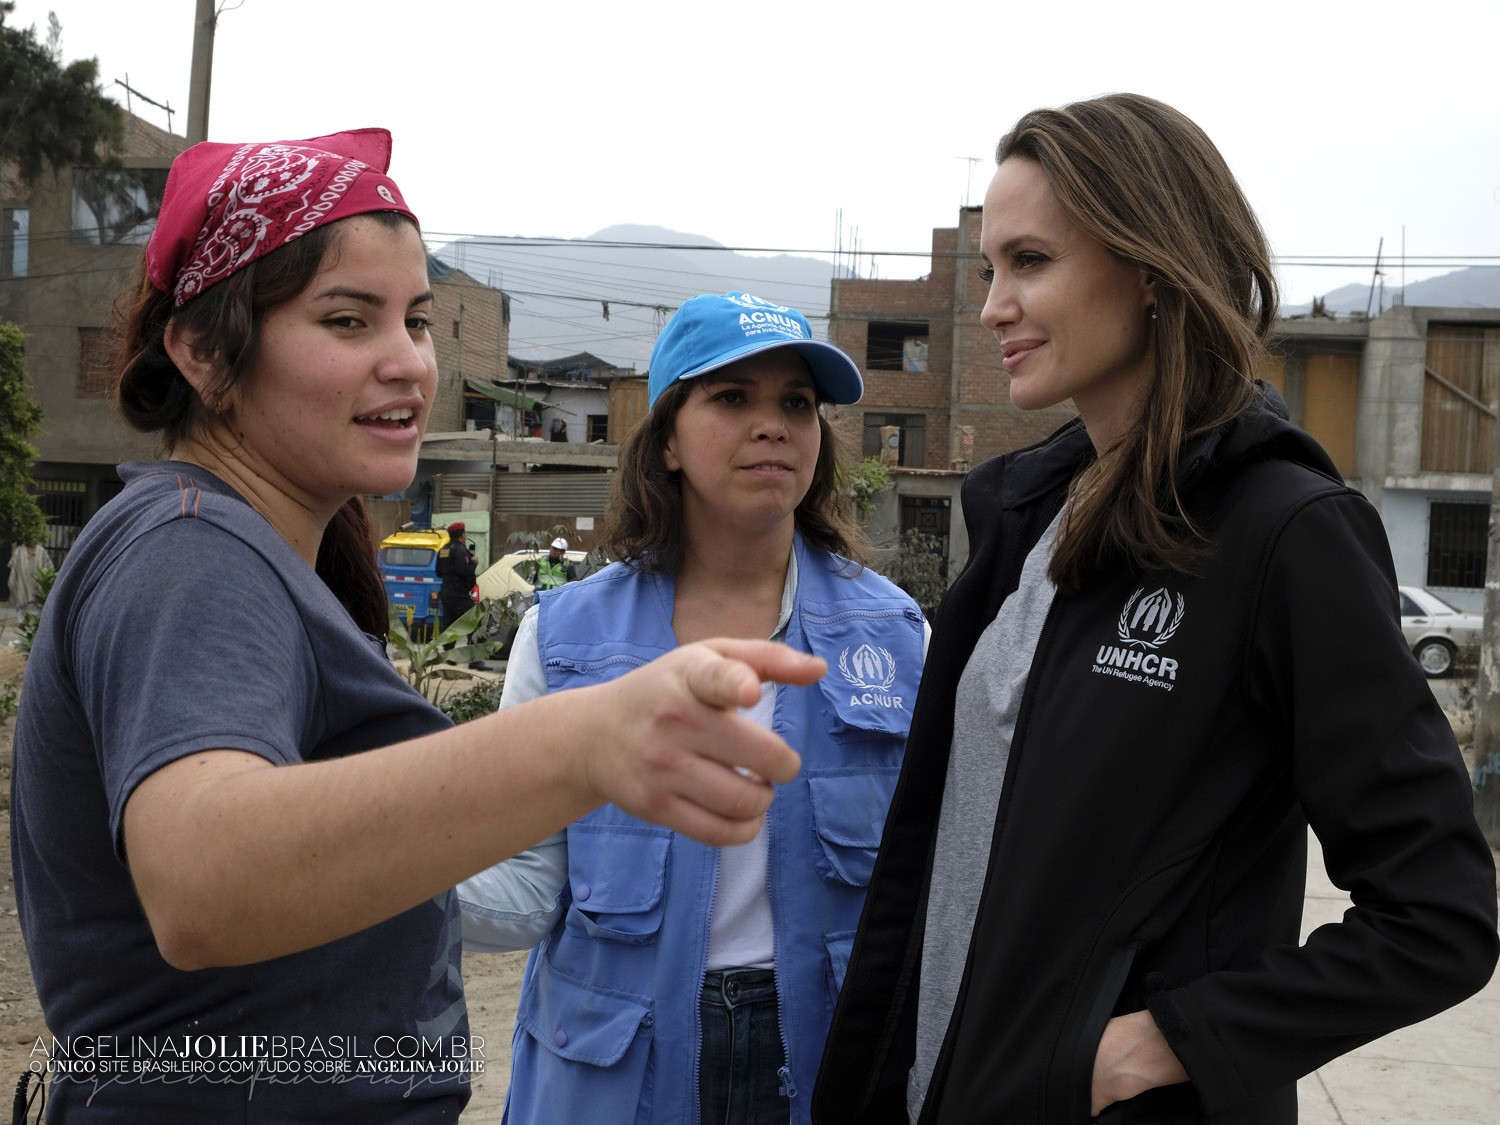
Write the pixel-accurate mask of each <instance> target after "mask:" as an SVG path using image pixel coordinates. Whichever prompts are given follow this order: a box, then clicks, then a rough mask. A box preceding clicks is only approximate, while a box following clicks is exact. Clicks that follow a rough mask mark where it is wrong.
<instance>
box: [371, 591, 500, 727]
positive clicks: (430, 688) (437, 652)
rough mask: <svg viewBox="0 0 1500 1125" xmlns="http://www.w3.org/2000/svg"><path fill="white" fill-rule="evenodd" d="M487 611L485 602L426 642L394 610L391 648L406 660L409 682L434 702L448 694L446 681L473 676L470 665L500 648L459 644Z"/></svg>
mask: <svg viewBox="0 0 1500 1125" xmlns="http://www.w3.org/2000/svg"><path fill="white" fill-rule="evenodd" d="M484 608H485V603H483V602H481V603H479V604H478V605H476V606H474V607H473V608H471V609H469V610H468V611H467V612H466V613H465V614H464V615H463V616H462V617H460V618H459V619H458V620H457V621H454V622H452V623H451V624H450V625H448V627H447V628H445V629H443V630H442V631H441V632H439V633H437V634H435V635H433V636H431V637H428V638H425V639H422V640H417V639H415V638H414V637H412V635H411V633H409V632H408V631H407V628H406V622H405V621H403V620H402V619H401V616H400V615H399V614H397V613H396V612H395V610H394V609H393V610H392V611H391V617H390V624H391V633H390V643H391V647H393V648H394V649H395V650H396V655H397V657H398V658H400V659H404V660H405V661H406V671H405V676H406V679H407V682H408V683H410V684H411V686H412V687H414V688H416V689H417V690H418V691H419V692H421V693H422V694H423V695H424V696H426V697H427V698H428V699H429V700H431V701H432V702H433V703H437V702H438V700H439V699H440V698H441V697H443V696H444V695H445V694H446V693H445V692H444V690H443V688H444V686H445V683H446V681H448V680H452V679H460V678H464V677H469V676H470V675H471V674H470V672H469V670H468V667H467V666H468V665H469V664H472V663H475V662H477V661H480V660H485V659H487V658H488V657H491V656H493V655H494V654H495V650H496V649H498V648H499V647H500V646H499V645H498V644H491V643H488V642H482V643H479V644H459V642H460V641H463V640H465V639H466V638H467V637H468V635H469V634H470V633H471V632H472V631H473V630H474V627H475V626H476V625H478V624H479V621H480V619H481V618H482V617H483V615H484ZM449 645H452V646H454V647H452V648H449V647H447V646H449Z"/></svg>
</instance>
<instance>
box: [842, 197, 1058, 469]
mask: <svg viewBox="0 0 1500 1125" xmlns="http://www.w3.org/2000/svg"><path fill="white" fill-rule="evenodd" d="M979 218H980V215H979V208H978V207H964V208H960V210H959V214H958V226H957V227H949V228H939V229H936V230H934V231H933V232H932V269H931V271H930V272H929V273H928V274H927V275H926V276H925V277H921V278H918V279H916V280H915V281H879V280H864V279H857V278H855V279H836V280H835V281H834V282H833V295H832V299H831V301H830V307H829V313H828V339H829V341H830V342H832V343H834V344H837V345H838V346H839V347H840V348H842V349H843V350H844V351H845V352H847V353H848V354H849V355H850V356H852V357H853V358H854V361H855V362H856V363H857V364H859V366H860V369H861V371H862V372H863V373H864V379H865V395H864V398H863V400H861V401H860V403H859V404H858V405H856V406H853V407H845V408H843V409H842V410H840V411H839V421H838V424H839V427H840V431H841V433H842V435H843V436H844V438H845V440H846V441H847V442H849V443H850V444H851V445H852V447H853V448H854V449H855V450H862V451H863V454H864V456H867V457H873V456H876V455H877V454H878V452H879V449H880V441H881V430H882V429H883V428H885V427H890V426H895V427H898V428H899V431H900V432H899V434H898V444H899V448H898V455H899V460H898V463H899V464H900V466H901V467H903V468H908V469H958V470H960V471H961V470H963V469H966V468H967V467H968V466H969V465H971V464H974V463H977V462H979V461H982V460H984V459H985V458H987V457H993V456H994V455H995V454H997V453H1004V452H1007V451H1008V450H1012V449H1019V448H1021V447H1022V446H1026V445H1030V444H1031V443H1032V442H1035V441H1038V440H1040V439H1041V438H1043V437H1045V436H1046V435H1047V434H1049V433H1051V432H1052V431H1053V430H1055V429H1056V428H1057V427H1058V426H1060V425H1062V424H1063V422H1065V421H1067V419H1069V418H1071V417H1072V416H1073V411H1072V410H1071V408H1068V407H1057V408H1054V409H1051V410H1043V411H1036V412H1034V413H1024V412H1022V411H1020V410H1017V409H1016V408H1015V407H1014V406H1012V405H1011V402H1010V379H1009V377H1008V376H1007V375H1006V374H1005V370H1004V368H1002V367H1001V366H1000V349H999V348H998V347H997V346H996V344H995V339H994V337H993V336H992V335H991V334H990V331H989V330H988V329H987V328H985V327H984V326H983V325H982V324H980V323H979V313H980V310H981V308H983V306H984V297H985V289H986V287H985V284H984V283H983V282H982V281H980V280H979V274H978V267H979V265H980V257H979Z"/></svg>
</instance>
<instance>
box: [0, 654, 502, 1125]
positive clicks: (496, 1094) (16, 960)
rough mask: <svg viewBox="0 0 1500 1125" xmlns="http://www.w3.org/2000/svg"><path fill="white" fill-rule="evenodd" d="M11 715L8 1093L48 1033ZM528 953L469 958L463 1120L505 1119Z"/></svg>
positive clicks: (4, 755) (6, 783)
mask: <svg viewBox="0 0 1500 1125" xmlns="http://www.w3.org/2000/svg"><path fill="white" fill-rule="evenodd" d="M22 666H23V660H22V657H21V656H20V654H19V653H17V652H16V651H15V650H14V649H13V648H12V647H11V646H10V645H9V644H5V643H0V687H3V686H4V685H5V684H7V683H9V682H11V681H12V680H14V679H15V678H16V677H17V676H19V675H20V671H21V668H22ZM14 726H15V721H14V719H10V720H6V721H5V722H4V723H0V1094H4V1095H5V1097H6V1099H7V1100H8V1096H9V1092H10V1091H11V1090H13V1089H14V1088H15V1082H16V1080H17V1079H18V1078H19V1077H20V1076H21V1074H22V1072H23V1071H25V1070H26V1068H27V1066H28V1064H29V1063H30V1062H31V1060H32V1048H33V1046H34V1045H35V1043H36V1041H37V1038H38V1037H39V1036H41V1037H45V1036H46V1035H47V1026H46V1024H45V1023H44V1022H43V1021H42V1009H41V1006H40V1005H39V1004H38V1003H37V998H36V987H35V985H33V984H32V981H31V967H30V965H29V964H28V963H27V960H26V947H25V945H24V944H23V943H22V941H21V928H20V923H19V922H18V920H17V918H16V899H15V888H14V886H13V884H12V883H11V869H10V747H11V737H12V734H13V731H14ZM525 964H526V955H525V954H524V953H490V954H483V953H481V954H475V955H473V956H470V957H466V958H465V959H464V990H465V992H466V993H467V995H468V1000H469V1031H470V1034H471V1035H474V1036H482V1037H483V1039H484V1060H485V1069H484V1073H483V1075H482V1076H479V1077H478V1078H477V1079H476V1081H475V1083H474V1097H473V1100H472V1101H470V1102H469V1108H468V1110H467V1111H466V1112H465V1113H464V1115H463V1119H464V1121H465V1122H466V1123H467V1122H474V1123H475V1125H479V1123H482V1122H491V1121H499V1120H500V1106H501V1103H502V1101H503V1100H504V1097H505V1087H506V1082H507V1080H508V1078H509V1074H510V1035H511V1028H512V1026H513V1024H514V1021H515V1015H516V1002H517V1000H518V998H519V996H520V989H521V970H522V968H523V967H524V966H525Z"/></svg>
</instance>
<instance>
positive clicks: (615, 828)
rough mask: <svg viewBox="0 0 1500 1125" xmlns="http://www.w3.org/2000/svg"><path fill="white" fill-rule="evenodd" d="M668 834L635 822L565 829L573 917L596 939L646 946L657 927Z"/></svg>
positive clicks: (652, 940)
mask: <svg viewBox="0 0 1500 1125" xmlns="http://www.w3.org/2000/svg"><path fill="white" fill-rule="evenodd" d="M670 843H671V833H670V832H668V831H667V830H666V829H664V828H649V827H646V826H643V825H642V826H637V825H608V826H597V827H596V826H593V825H589V824H575V825H573V827H572V828H570V829H568V888H569V890H570V891H571V892H572V899H573V902H572V905H571V906H570V907H569V908H568V914H569V917H570V919H571V920H573V921H576V922H577V924H578V925H579V926H580V927H581V928H582V929H583V931H584V932H585V933H586V934H587V935H588V936H589V937H590V938H594V939H597V940H599V941H611V942H619V943H622V944H625V945H645V944H648V943H650V942H654V941H655V940H656V935H657V933H658V932H659V931H660V929H661V919H662V898H663V892H664V889H665V885H666V872H667V848H668V845H669V844H670Z"/></svg>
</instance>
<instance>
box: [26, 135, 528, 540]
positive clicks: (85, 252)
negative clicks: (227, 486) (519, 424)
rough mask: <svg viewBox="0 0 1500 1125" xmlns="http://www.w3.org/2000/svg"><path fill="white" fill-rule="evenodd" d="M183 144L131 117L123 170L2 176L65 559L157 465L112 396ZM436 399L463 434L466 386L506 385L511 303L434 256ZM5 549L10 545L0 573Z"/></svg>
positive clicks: (51, 510)
mask: <svg viewBox="0 0 1500 1125" xmlns="http://www.w3.org/2000/svg"><path fill="white" fill-rule="evenodd" d="M185 147H187V141H186V140H185V139H184V138H182V137H179V136H176V135H174V134H172V133H168V132H165V131H163V130H161V129H158V128H157V127H156V126H154V125H152V124H150V123H149V122H147V121H144V120H142V119H141V118H139V117H136V116H134V115H133V114H130V113H126V114H125V134H124V138H123V144H122V146H121V151H120V152H119V153H118V154H117V156H118V159H119V164H118V166H117V167H104V166H100V167H78V168H62V169H48V170H46V171H44V172H43V173H42V174H41V175H40V176H39V177H38V178H37V179H36V181H35V182H33V183H29V184H27V183H22V182H21V181H20V180H19V178H18V177H17V176H15V175H14V174H13V173H14V170H13V169H0V318H3V319H5V320H9V321H11V322H13V323H15V324H17V325H19V326H20V328H21V330H22V331H23V332H24V333H25V335H26V371H27V375H28V377H29V379H30V382H31V391H32V394H33V395H34V396H35V398H36V400H37V402H38V403H39V404H40V405H41V407H42V410H43V412H44V415H45V418H44V421H43V429H42V432H41V434H40V435H39V436H38V438H37V441H36V445H37V449H38V451H39V453H40V457H39V459H38V461H37V463H36V466H35V468H34V469H33V472H32V479H33V485H34V488H35V490H36V493H37V498H38V502H39V503H40V505H41V508H42V511H43V512H44V513H45V514H46V516H47V520H48V528H47V540H46V546H47V547H48V549H49V550H50V551H51V553H52V555H53V558H54V560H55V561H57V562H61V560H62V558H63V556H64V555H65V554H66V552H67V550H68V547H69V546H70V545H71V544H72V542H73V540H74V538H75V537H76V536H77V534H78V531H79V529H80V528H82V526H83V524H84V523H85V522H86V521H87V520H88V518H89V517H90V516H91V515H93V514H94V512H96V511H98V509H99V507H100V506H101V505H102V504H103V503H104V502H105V501H107V500H109V499H110V498H111V497H112V496H114V495H115V494H116V493H117V492H119V490H120V489H121V487H123V486H122V485H121V483H120V479H119V476H118V475H117V474H116V472H115V466H116V465H117V464H118V463H119V462H121V461H129V460H138V459H149V458H150V457H152V456H153V455H154V452H155V451H154V448H153V447H154V442H153V441H152V439H151V438H149V437H146V436H143V435H141V434H138V433H135V432H134V431H133V430H131V429H130V428H129V427H128V426H126V425H125V423H124V422H123V421H122V420H121V419H120V417H119V414H118V412H117V411H116V410H115V407H114V402H113V401H112V399H111V385H110V384H111V378H112V375H113V372H112V370H111V366H110V360H111V354H112V350H113V340H112V319H113V318H112V305H113V302H114V299H115V296H116V294H117V293H118V292H119V291H120V289H121V287H122V286H123V285H124V284H125V283H126V281H127V280H128V279H129V278H130V277H131V275H132V272H133V271H134V270H135V268H136V265H137V263H138V261H139V259H140V254H141V248H142V246H144V245H145V242H146V240H147V239H148V238H149V237H150V234H151V231H152V230H153V229H154V227H155V223H156V214H157V211H158V209H159V208H160V206H161V196H162V191H163V189H164V188H165V186H166V181H167V172H168V169H169V168H170V167H171V163H172V159H173V158H174V157H175V156H176V155H177V154H178V153H179V152H181V151H182V150H183V149H184V148H185ZM429 261H430V263H431V265H430V267H429V276H430V277H431V279H432V291H433V313H432V325H433V327H432V334H433V342H434V345H435V348H436V351H437V361H438V376H439V389H438V396H437V400H436V403H435V404H434V412H433V415H432V417H431V419H430V420H429V423H428V429H429V430H441V429H445V428H448V429H455V430H462V429H463V428H464V413H463V411H464V380H465V379H466V378H474V379H484V380H494V379H497V378H499V377H501V376H503V375H504V374H505V370H506V366H505V360H506V352H507V351H508V348H509V342H510V341H509V333H510V326H509V306H508V302H507V298H506V297H505V295H504V294H502V293H501V292H500V291H499V290H498V289H492V288H490V287H489V286H487V285H483V284H481V283H480V282H478V281H475V280H474V279H473V278H471V277H469V276H468V275H467V274H465V273H463V272H462V271H458V270H454V269H452V268H450V267H448V266H445V265H443V264H442V263H438V262H436V261H434V260H432V259H429ZM4 550H5V545H4V544H0V563H3V558H4Z"/></svg>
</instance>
